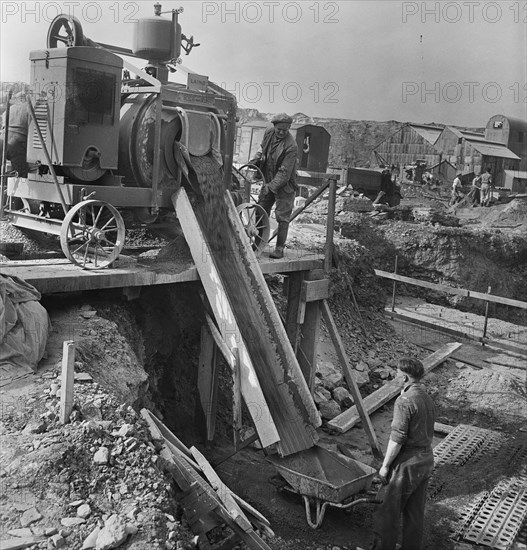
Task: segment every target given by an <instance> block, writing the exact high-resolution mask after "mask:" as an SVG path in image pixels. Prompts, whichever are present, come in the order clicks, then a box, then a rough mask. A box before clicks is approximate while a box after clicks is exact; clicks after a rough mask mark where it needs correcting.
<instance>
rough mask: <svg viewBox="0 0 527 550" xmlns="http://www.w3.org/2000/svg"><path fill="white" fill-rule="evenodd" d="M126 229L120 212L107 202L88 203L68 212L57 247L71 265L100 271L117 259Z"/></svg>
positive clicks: (91, 201) (85, 202) (90, 201)
mask: <svg viewBox="0 0 527 550" xmlns="http://www.w3.org/2000/svg"><path fill="white" fill-rule="evenodd" d="M124 238H125V226H124V221H123V218H122V216H121V214H120V213H119V211H118V210H117V209H116V208H115V207H114V206H112V205H111V204H108V203H106V202H102V201H97V200H87V201H83V202H80V203H78V204H76V205H75V206H74V207H72V208H71V210H70V211H69V212H68V213H67V215H66V217H65V218H64V221H63V222H62V226H61V228H60V245H61V247H62V251H63V252H64V254H65V255H66V257H67V258H68V260H70V262H72V263H74V264H76V265H78V266H80V267H82V268H83V269H101V268H103V267H107V266H109V265H110V264H111V263H112V262H113V261H115V260H116V259H117V257H118V256H119V253H120V252H121V250H122V248H123V246H124Z"/></svg>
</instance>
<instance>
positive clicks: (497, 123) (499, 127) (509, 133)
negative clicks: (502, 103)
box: [485, 115, 527, 170]
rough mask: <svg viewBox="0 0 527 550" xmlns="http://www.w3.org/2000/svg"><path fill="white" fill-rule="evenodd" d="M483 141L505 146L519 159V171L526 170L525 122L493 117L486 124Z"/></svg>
mask: <svg viewBox="0 0 527 550" xmlns="http://www.w3.org/2000/svg"><path fill="white" fill-rule="evenodd" d="M485 139H486V140H488V141H492V142H495V143H502V144H503V145H505V146H507V147H508V148H509V149H510V150H511V151H512V152H513V153H515V154H516V155H518V156H519V157H520V159H521V160H520V166H519V170H527V120H521V119H519V118H512V117H506V116H503V115H494V116H493V117H491V118H490V119H489V121H488V122H487V126H486V128H485Z"/></svg>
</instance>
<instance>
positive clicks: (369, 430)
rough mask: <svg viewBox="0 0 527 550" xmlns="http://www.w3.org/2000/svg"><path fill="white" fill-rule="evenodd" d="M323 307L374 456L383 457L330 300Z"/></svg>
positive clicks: (323, 302)
mask: <svg viewBox="0 0 527 550" xmlns="http://www.w3.org/2000/svg"><path fill="white" fill-rule="evenodd" d="M321 307H322V315H323V316H324V321H325V322H326V327H327V329H328V332H329V334H330V336H331V339H332V340H333V344H334V346H335V351H336V352H337V356H338V358H339V361H340V364H341V366H342V371H343V373H344V377H345V378H346V382H347V383H348V386H349V389H350V392H351V395H352V396H353V400H354V401H355V404H356V409H357V410H358V411H359V416H360V419H361V420H362V424H363V426H364V429H365V431H366V435H367V436H368V439H369V440H370V445H371V448H372V451H373V454H374V456H377V457H382V456H383V455H382V449H381V446H380V444H379V441H378V440H377V435H376V434H375V430H374V429H373V424H372V423H371V420H370V417H369V416H368V411H367V409H366V408H365V406H364V403H363V401H362V396H361V394H360V390H359V386H358V385H357V381H356V380H355V376H354V375H353V372H352V369H351V366H350V364H349V360H348V356H347V355H346V350H345V349H344V344H343V342H342V340H341V338H340V335H339V333H338V329H337V325H336V324H335V321H334V319H333V315H332V314H331V311H330V309H329V304H328V302H327V301H326V300H323V301H322V302H321Z"/></svg>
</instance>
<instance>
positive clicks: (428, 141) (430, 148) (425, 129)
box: [372, 123, 443, 167]
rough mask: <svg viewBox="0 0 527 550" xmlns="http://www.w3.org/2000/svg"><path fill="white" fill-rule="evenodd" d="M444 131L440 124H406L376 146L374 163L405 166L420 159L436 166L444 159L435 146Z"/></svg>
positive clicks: (428, 164)
mask: <svg viewBox="0 0 527 550" xmlns="http://www.w3.org/2000/svg"><path fill="white" fill-rule="evenodd" d="M442 131H443V128H442V127H440V126H431V125H426V124H411V123H408V124H405V125H404V126H403V127H402V128H401V129H400V130H398V131H397V132H395V133H394V134H392V135H391V136H390V137H389V138H387V139H385V140H384V141H382V142H381V143H379V144H378V145H377V146H376V147H375V148H374V150H373V159H372V164H373V165H380V164H384V165H385V166H391V165H395V166H398V167H401V166H403V167H404V166H407V165H410V164H413V163H414V162H415V161H416V160H418V159H419V160H423V161H425V162H426V165H427V166H434V165H436V164H438V163H439V162H441V160H442V159H441V155H440V154H439V152H438V151H437V149H436V148H435V147H434V143H435V142H436V140H437V138H438V137H439V135H440V134H441V132H442Z"/></svg>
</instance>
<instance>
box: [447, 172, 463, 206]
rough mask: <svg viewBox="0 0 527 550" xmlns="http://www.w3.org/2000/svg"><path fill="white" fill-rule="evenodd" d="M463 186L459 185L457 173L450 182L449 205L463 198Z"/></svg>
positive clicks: (459, 178) (459, 175)
mask: <svg viewBox="0 0 527 550" xmlns="http://www.w3.org/2000/svg"><path fill="white" fill-rule="evenodd" d="M462 190H463V186H462V185H461V174H457V175H456V177H455V178H454V181H453V182H452V195H451V197H450V205H451V206H452V205H454V204H456V203H457V202H459V201H460V200H461V199H462V198H463V191H462Z"/></svg>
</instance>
